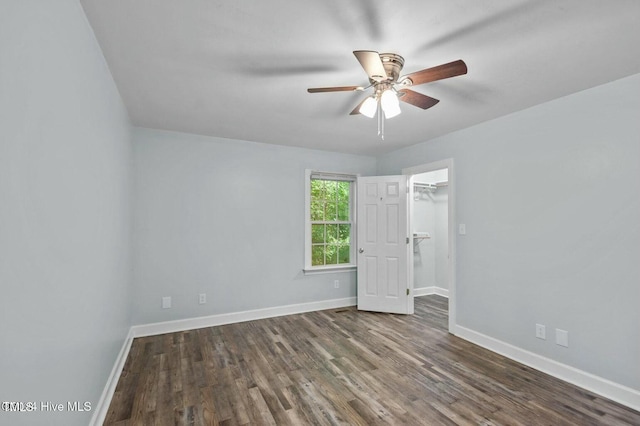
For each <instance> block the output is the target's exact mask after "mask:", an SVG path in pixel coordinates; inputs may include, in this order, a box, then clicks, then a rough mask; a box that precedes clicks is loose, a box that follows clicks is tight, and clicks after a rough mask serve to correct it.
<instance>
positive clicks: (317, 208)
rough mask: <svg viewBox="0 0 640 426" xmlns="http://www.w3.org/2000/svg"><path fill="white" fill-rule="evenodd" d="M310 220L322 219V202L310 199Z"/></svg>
mask: <svg viewBox="0 0 640 426" xmlns="http://www.w3.org/2000/svg"><path fill="white" fill-rule="evenodd" d="M311 220H324V202H322V201H311Z"/></svg>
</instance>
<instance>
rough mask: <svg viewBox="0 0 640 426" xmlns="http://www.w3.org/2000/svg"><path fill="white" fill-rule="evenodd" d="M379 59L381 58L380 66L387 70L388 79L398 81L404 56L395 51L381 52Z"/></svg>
mask: <svg viewBox="0 0 640 426" xmlns="http://www.w3.org/2000/svg"><path fill="white" fill-rule="evenodd" d="M380 59H381V60H382V66H383V67H384V70H385V71H386V72H387V77H388V78H389V80H391V81H392V82H396V81H398V77H399V76H400V71H402V67H403V66H404V58H403V57H402V56H400V55H397V54H395V53H381V54H380ZM371 83H374V81H371Z"/></svg>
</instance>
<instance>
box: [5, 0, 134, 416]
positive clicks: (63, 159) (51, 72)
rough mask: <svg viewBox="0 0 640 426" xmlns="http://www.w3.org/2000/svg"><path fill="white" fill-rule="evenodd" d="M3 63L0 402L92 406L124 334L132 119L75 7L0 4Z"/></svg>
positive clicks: (68, 2) (70, 2) (68, 1)
mask: <svg viewBox="0 0 640 426" xmlns="http://www.w3.org/2000/svg"><path fill="white" fill-rule="evenodd" d="M0 52H2V53H1V54H0V289H1V290H2V297H0V342H1V343H0V345H1V349H0V401H36V402H37V403H38V404H39V402H40V401H52V402H55V403H63V404H65V410H66V403H67V401H81V402H84V401H89V402H91V404H92V406H94V407H95V405H96V403H97V401H98V398H99V397H100V394H101V392H102V390H103V388H104V385H105V383H106V381H107V377H108V375H109V373H110V372H111V369H112V368H113V365H114V362H115V360H116V357H117V354H118V352H119V350H120V348H121V347H122V344H123V342H124V338H125V336H126V335H127V332H128V328H129V326H130V324H131V321H130V315H129V312H130V305H129V297H130V278H131V268H130V217H129V216H130V214H129V212H130V192H129V191H130V190H129V187H130V177H131V173H130V164H131V159H132V154H131V146H130V140H129V137H130V126H129V121H128V118H127V114H126V111H125V109H124V107H123V104H122V102H121V100H120V97H119V95H118V92H117V90H116V88H115V85H114V83H113V81H112V78H111V75H110V73H109V70H108V69H107V67H106V64H105V62H104V59H103V57H102V53H101V51H100V49H99V48H98V45H97V43H96V41H95V39H94V37H93V33H92V31H91V28H90V27H89V25H88V23H87V21H86V18H85V16H84V13H83V11H82V9H81V7H80V4H79V3H78V1H76V0H65V1H55V2H52V1H17V0H16V1H3V2H1V4H0ZM92 414H93V413H92V412H84V413H68V412H64V413H53V414H51V413H41V412H38V413H35V414H34V413H19V414H16V413H6V412H3V411H0V423H1V424H11V425H16V424H29V425H35V424H47V425H51V424H58V425H74V424H77V425H86V424H87V423H88V422H89V419H90V417H91V415H92Z"/></svg>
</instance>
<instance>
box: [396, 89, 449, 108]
mask: <svg viewBox="0 0 640 426" xmlns="http://www.w3.org/2000/svg"><path fill="white" fill-rule="evenodd" d="M398 92H399V93H404V95H402V96H400V97H399V98H398V99H399V100H401V101H402V102H406V103H408V104H411V105H414V106H417V107H418V108H422V109H427V108H431V107H432V106H434V105H435V104H437V103H438V102H440V101H439V100H438V99H435V98H432V97H430V96H427V95H423V94H422V93H418V92H414V91H413V90H409V89H400V90H398Z"/></svg>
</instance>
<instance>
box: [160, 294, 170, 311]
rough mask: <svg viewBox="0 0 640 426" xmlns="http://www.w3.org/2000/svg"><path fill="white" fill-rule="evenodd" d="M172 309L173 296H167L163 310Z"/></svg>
mask: <svg viewBox="0 0 640 426" xmlns="http://www.w3.org/2000/svg"><path fill="white" fill-rule="evenodd" d="M170 307H171V296H165V297H163V298H162V309H169V308H170Z"/></svg>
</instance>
